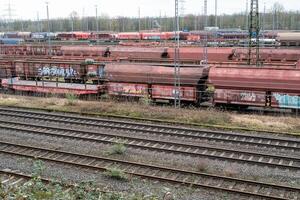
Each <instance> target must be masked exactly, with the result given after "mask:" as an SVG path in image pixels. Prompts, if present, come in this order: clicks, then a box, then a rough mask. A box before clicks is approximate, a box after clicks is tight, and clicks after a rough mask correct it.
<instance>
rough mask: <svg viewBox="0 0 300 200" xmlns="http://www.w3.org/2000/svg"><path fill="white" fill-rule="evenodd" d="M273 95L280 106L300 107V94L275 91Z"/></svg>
mask: <svg viewBox="0 0 300 200" xmlns="http://www.w3.org/2000/svg"><path fill="white" fill-rule="evenodd" d="M273 96H274V97H275V99H276V101H277V102H278V104H279V107H280V108H300V96H292V95H289V94H280V93H274V94H273Z"/></svg>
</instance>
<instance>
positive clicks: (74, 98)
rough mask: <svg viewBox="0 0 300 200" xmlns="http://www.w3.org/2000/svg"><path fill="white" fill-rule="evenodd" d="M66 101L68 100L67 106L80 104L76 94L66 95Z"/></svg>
mask: <svg viewBox="0 0 300 200" xmlns="http://www.w3.org/2000/svg"><path fill="white" fill-rule="evenodd" d="M66 99H67V103H66V105H67V106H75V105H76V104H77V102H78V97H77V95H75V94H72V93H68V94H66Z"/></svg>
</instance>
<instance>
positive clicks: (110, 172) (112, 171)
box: [104, 167, 127, 180]
mask: <svg viewBox="0 0 300 200" xmlns="http://www.w3.org/2000/svg"><path fill="white" fill-rule="evenodd" d="M104 174H105V175H106V176H108V177H111V178H113V179H118V180H127V176H126V174H125V172H124V171H123V170H121V169H119V168H116V167H112V168H107V169H106V171H105V173H104Z"/></svg>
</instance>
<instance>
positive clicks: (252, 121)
mask: <svg viewBox="0 0 300 200" xmlns="http://www.w3.org/2000/svg"><path fill="white" fill-rule="evenodd" d="M71 101H72V103H70V98H69V99H58V98H55V97H52V98H36V97H23V96H10V95H0V105H8V106H23V107H36V108H45V109H51V110H57V111H72V112H80V113H100V114H113V115H121V116H128V117H140V118H154V119H161V120H171V121H177V122H185V123H196V124H207V125H221V126H226V127H231V126H233V127H236V126H237V127H245V128H250V129H263V130H268V131H282V132H299V129H300V118H296V117H284V116H264V115H246V114H235V113H230V112H225V111H219V110H216V109H210V110H207V109H201V108H194V107H190V108H183V109H174V108H172V107H170V106H153V105H147V104H141V103H139V102H116V101H114V100H106V101H99V102H96V101H80V100H76V103H73V99H72V100H71Z"/></svg>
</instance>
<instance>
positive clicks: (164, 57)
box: [0, 45, 300, 64]
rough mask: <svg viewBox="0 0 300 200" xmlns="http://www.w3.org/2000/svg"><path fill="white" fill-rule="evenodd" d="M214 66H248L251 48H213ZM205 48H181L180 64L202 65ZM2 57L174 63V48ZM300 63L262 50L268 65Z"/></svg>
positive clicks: (287, 53) (44, 49)
mask: <svg viewBox="0 0 300 200" xmlns="http://www.w3.org/2000/svg"><path fill="white" fill-rule="evenodd" d="M207 51H208V60H209V61H210V62H244V61H246V60H247V57H248V49H247V48H233V47H222V48H220V47H210V48H208V50H207ZM203 52H204V50H203V48H201V47H182V48H180V61H181V62H182V63H188V64H200V62H201V60H202V59H203V57H204V56H203ZM0 57H2V58H8V57H13V58H16V57H35V58H55V59H71V60H74V59H77V60H78V59H79V60H85V59H93V60H95V61H119V60H127V61H131V62H162V63H165V62H173V60H174V48H167V47H126V46H107V47H102V46H80V45H76V46H68V45H66V46H51V52H50V51H49V48H48V46H44V45H0ZM299 59H300V51H299V50H296V49H274V48H261V50H260V60H261V61H262V62H264V63H266V62H278V63H294V62H297V61H298V60H299Z"/></svg>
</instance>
